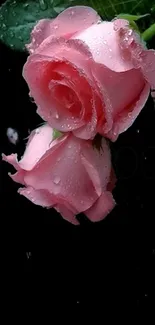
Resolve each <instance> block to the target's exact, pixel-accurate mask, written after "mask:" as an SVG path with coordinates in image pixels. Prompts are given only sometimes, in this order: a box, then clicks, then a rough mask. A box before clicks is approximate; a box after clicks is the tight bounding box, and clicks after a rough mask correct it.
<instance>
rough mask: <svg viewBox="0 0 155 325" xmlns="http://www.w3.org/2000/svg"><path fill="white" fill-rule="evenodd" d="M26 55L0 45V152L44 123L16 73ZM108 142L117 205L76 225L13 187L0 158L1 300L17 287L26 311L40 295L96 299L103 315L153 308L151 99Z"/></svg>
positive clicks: (154, 145) (154, 132)
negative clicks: (12, 135) (12, 138)
mask: <svg viewBox="0 0 155 325" xmlns="http://www.w3.org/2000/svg"><path fill="white" fill-rule="evenodd" d="M25 61H26V53H25V54H24V53H19V52H14V51H12V50H10V49H8V48H7V47H5V45H3V44H0V98H1V102H0V106H1V115H0V118H1V127H0V152H1V153H2V152H4V153H5V154H10V153H12V152H17V153H18V154H19V156H20V155H21V154H23V152H24V148H25V144H26V140H25V139H26V137H27V136H28V133H29V131H30V130H32V129H34V128H36V127H37V126H38V125H39V124H40V123H41V122H42V120H41V119H40V117H39V116H38V115H37V114H36V113H35V111H36V107H35V104H33V103H32V102H31V101H30V98H29V96H28V88H27V85H26V83H25V81H24V79H23V78H22V67H23V65H24V63H25ZM8 127H12V128H15V129H16V130H17V131H18V134H19V142H18V144H17V145H16V146H15V145H13V144H11V143H10V142H9V141H8V138H7V135H6V130H7V128H8ZM111 149H112V156H113V164H114V168H115V171H116V175H117V178H118V181H117V185H116V188H115V190H114V197H115V199H116V202H117V206H116V207H115V209H114V210H113V211H112V213H111V214H110V215H109V216H108V217H107V218H106V219H105V220H103V221H102V222H99V223H96V224H93V223H90V222H89V220H87V219H86V218H85V216H84V215H81V216H79V219H80V221H81V225H80V226H79V227H75V226H72V225H71V224H69V223H68V222H66V221H64V220H63V219H62V218H61V216H60V215H59V214H58V213H57V212H56V211H55V210H54V209H51V210H46V209H43V208H41V207H38V206H35V205H33V204H32V203H31V202H29V201H28V200H26V199H25V198H24V197H22V196H20V195H19V194H17V189H18V187H19V186H18V184H16V183H14V182H13V181H12V180H11V179H10V178H9V177H8V175H7V174H8V172H9V171H12V172H13V168H12V167H11V166H10V165H8V164H6V163H5V162H2V161H0V198H1V210H0V211H1V212H0V217H1V218H0V220H1V232H2V236H1V238H2V245H1V248H2V254H1V268H2V270H3V275H4V279H5V280H4V286H5V289H4V291H5V295H6V301H7V299H8V296H9V297H12V298H11V299H12V301H13V300H14V297H15V293H17V292H18V293H19V292H20V293H19V298H20V297H21V305H23V308H24V309H25V310H27V308H29V307H30V306H33V304H34V300H35V299H37V300H38V301H39V300H42V299H44V298H45V297H46V296H48V297H49V298H48V301H49V304H51V306H52V307H53V306H55V305H58V306H59V308H60V306H62V305H66V306H68V310H70V308H71V307H72V306H75V307H76V308H77V309H78V310H79V309H80V307H81V306H84V307H86V306H88V307H89V308H90V310H91V306H92V307H94V306H98V307H99V309H100V310H101V311H102V312H103V315H104V312H105V311H106V310H107V309H110V310H111V311H113V310H114V309H116V310H117V311H119V312H120V313H122V311H123V310H126V308H127V309H129V310H131V309H132V308H135V309H136V310H143V311H144V310H148V309H149V310H153V309H154V306H155V204H154V203H155V108H154V104H153V101H152V99H151V98H150V99H149V100H148V102H147V105H146V106H145V108H144V109H143V111H142V112H141V114H140V115H139V117H138V118H137V120H136V121H135V123H134V124H133V126H132V127H131V128H130V129H129V130H128V131H127V132H125V133H124V134H122V135H120V137H119V139H118V140H117V142H116V143H113V144H112V145H111ZM2 279H3V278H2ZM2 282H3V281H2ZM42 292H43V294H42ZM19 300H20V299H19ZM60 310H61V309H60ZM90 310H89V311H90Z"/></svg>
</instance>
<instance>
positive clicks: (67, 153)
mask: <svg viewBox="0 0 155 325" xmlns="http://www.w3.org/2000/svg"><path fill="white" fill-rule="evenodd" d="M81 146H83V141H82V140H80V139H77V138H75V137H73V136H71V135H69V136H68V139H67V138H65V141H63V142H62V143H61V144H59V147H56V148H55V146H53V148H51V149H49V151H48V152H47V153H46V154H45V155H44V157H43V158H42V159H41V160H40V162H38V164H37V166H36V167H35V168H34V169H33V170H32V171H29V173H27V174H26V175H25V177H24V180H25V183H26V184H27V185H28V186H32V187H33V188H35V189H47V190H48V191H49V192H50V193H51V194H53V195H55V196H56V197H57V198H62V199H63V200H65V201H66V200H67V202H69V204H71V206H72V207H74V208H75V209H76V211H78V212H79V213H80V212H81V211H84V210H86V209H88V208H89V207H90V206H91V205H92V204H93V202H95V201H96V199H97V194H96V193H95V191H94V186H93V184H92V182H91V179H90V177H88V174H87V172H86V170H85V168H84V166H83V165H82V164H81V158H80V150H81ZM90 146H91V144H90ZM52 150H54V154H53V151H52ZM73 165H74V173H70V171H71V170H72V168H73ZM64 170H65V173H64ZM44 171H46V173H45V172H44ZM79 175H80V179H79Z"/></svg>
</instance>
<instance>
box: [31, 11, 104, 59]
mask: <svg viewBox="0 0 155 325" xmlns="http://www.w3.org/2000/svg"><path fill="white" fill-rule="evenodd" d="M99 21H100V17H99V16H98V14H97V12H96V11H95V10H94V9H92V8H90V7H86V6H75V7H70V8H68V9H66V10H64V11H63V12H62V13H60V14H59V15H58V16H57V17H56V18H55V19H52V20H51V19H42V20H40V21H39V22H38V24H37V25H36V26H35V27H34V29H33V31H32V33H31V43H30V44H29V45H28V46H27V48H28V50H29V51H30V52H31V53H33V52H34V51H35V49H36V48H37V47H38V46H39V45H40V44H41V43H42V41H43V40H44V39H46V38H47V37H48V36H55V37H62V36H63V37H65V38H69V37H71V36H72V35H73V34H75V33H77V32H79V31H80V30H84V29H86V28H88V27H90V26H91V25H93V24H95V23H98V22H99Z"/></svg>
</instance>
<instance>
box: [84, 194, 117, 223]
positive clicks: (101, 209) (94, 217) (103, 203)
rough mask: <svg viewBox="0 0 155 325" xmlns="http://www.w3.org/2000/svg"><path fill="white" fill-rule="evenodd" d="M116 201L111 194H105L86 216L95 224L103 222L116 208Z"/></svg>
mask: <svg viewBox="0 0 155 325" xmlns="http://www.w3.org/2000/svg"><path fill="white" fill-rule="evenodd" d="M114 206H115V201H114V199H113V196H112V194H111V193H110V192H103V193H102V195H101V196H100V198H99V199H98V200H97V201H96V202H95V203H94V205H93V206H92V207H91V208H90V209H89V210H87V211H85V212H84V213H85V215H86V216H87V217H88V218H89V219H90V220H91V221H93V222H96V221H100V220H103V219H104V218H105V217H106V216H107V215H108V214H109V213H110V212H111V210H112V209H113V208H114Z"/></svg>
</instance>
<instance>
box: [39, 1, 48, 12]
mask: <svg viewBox="0 0 155 325" xmlns="http://www.w3.org/2000/svg"><path fill="white" fill-rule="evenodd" d="M39 4H40V9H41V10H46V9H47V3H46V2H45V1H44V0H39Z"/></svg>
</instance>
